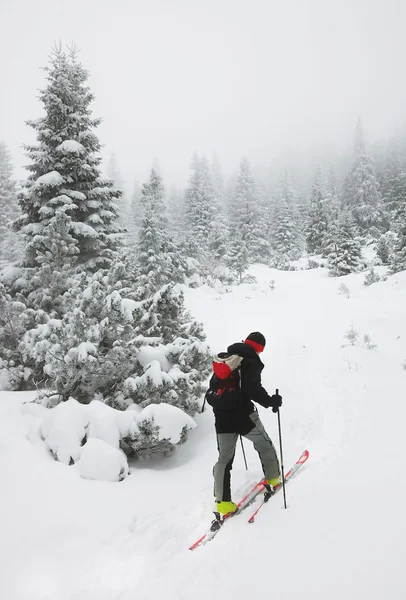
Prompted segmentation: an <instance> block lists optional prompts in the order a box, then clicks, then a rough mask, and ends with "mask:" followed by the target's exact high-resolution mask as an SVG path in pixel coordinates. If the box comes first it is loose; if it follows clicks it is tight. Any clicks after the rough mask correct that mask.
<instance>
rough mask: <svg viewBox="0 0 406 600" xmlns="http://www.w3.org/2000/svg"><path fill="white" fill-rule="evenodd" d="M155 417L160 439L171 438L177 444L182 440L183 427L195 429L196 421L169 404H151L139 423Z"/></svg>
mask: <svg viewBox="0 0 406 600" xmlns="http://www.w3.org/2000/svg"><path fill="white" fill-rule="evenodd" d="M146 419H153V420H154V423H155V425H158V427H159V428H160V430H159V439H160V440H169V441H170V442H172V444H177V443H178V442H179V440H180V434H181V432H182V429H183V428H184V427H186V428H187V429H195V427H196V423H195V422H194V420H193V419H192V418H191V417H189V416H188V415H187V414H185V413H184V412H183V410H180V408H176V406H170V405H169V404H164V403H162V404H150V405H149V406H146V407H145V408H144V410H143V411H142V412H141V413H140V415H139V418H138V423H140V422H142V421H144V420H146Z"/></svg>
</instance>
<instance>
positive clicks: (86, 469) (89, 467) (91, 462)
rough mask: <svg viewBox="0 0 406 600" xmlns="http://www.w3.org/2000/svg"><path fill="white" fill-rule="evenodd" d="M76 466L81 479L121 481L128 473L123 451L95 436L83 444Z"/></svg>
mask: <svg viewBox="0 0 406 600" xmlns="http://www.w3.org/2000/svg"><path fill="white" fill-rule="evenodd" d="M78 467H79V473H80V476H81V477H82V479H94V480H97V481H122V480H123V479H125V478H126V477H127V475H129V473H130V469H129V467H128V462H127V458H126V456H125V454H124V452H123V451H122V450H118V449H117V448H113V447H112V446H110V445H109V444H106V442H104V441H103V440H98V439H96V438H92V439H89V440H88V441H87V442H86V444H85V445H84V446H83V449H82V453H81V455H80V460H79V462H78Z"/></svg>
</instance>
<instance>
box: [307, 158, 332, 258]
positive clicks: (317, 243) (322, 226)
mask: <svg viewBox="0 0 406 600" xmlns="http://www.w3.org/2000/svg"><path fill="white" fill-rule="evenodd" d="M327 229H328V212H327V206H326V192H325V185H324V181H323V177H322V172H321V169H320V168H318V169H317V172H316V176H315V178H314V182H313V187H312V191H311V194H310V210H309V222H308V226H307V249H308V252H309V253H310V254H319V253H320V252H322V250H323V247H324V241H325V236H326V232H327Z"/></svg>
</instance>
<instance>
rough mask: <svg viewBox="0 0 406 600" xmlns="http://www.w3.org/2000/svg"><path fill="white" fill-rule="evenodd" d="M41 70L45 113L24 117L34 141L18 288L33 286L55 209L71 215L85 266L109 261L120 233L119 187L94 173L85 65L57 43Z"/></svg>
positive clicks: (96, 153)
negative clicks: (22, 274)
mask: <svg viewBox="0 0 406 600" xmlns="http://www.w3.org/2000/svg"><path fill="white" fill-rule="evenodd" d="M45 71H46V73H47V85H46V87H45V89H44V90H42V91H41V92H40V96H39V97H40V100H41V102H42V104H43V106H44V110H45V115H44V116H43V117H41V118H39V119H37V120H36V121H29V122H28V124H29V125H30V126H31V127H32V128H33V129H34V130H35V131H36V133H37V139H38V143H37V144H36V145H33V146H27V147H26V150H27V154H28V157H29V158H30V159H31V164H30V165H28V167H27V168H28V169H29V170H30V171H31V175H30V176H29V178H28V180H27V182H26V183H25V188H24V190H23V192H22V194H21V195H20V206H21V209H22V213H23V214H22V216H21V217H19V218H18V219H17V220H16V222H15V226H16V229H17V230H18V231H20V232H21V234H22V236H23V238H24V241H25V255H24V259H23V262H22V264H23V266H24V267H25V268H26V277H25V281H26V289H24V287H23V288H22V291H23V292H26V291H32V289H33V285H34V284H33V283H32V282H33V281H34V280H35V274H36V270H37V269H38V268H39V266H40V263H39V261H38V257H39V256H43V255H44V253H45V252H46V249H47V248H48V249H49V247H50V245H49V244H47V243H46V239H47V235H48V232H50V231H52V223H53V221H54V220H55V219H56V215H57V214H58V213H60V212H61V211H62V212H64V213H65V214H66V215H68V216H69V218H70V225H69V234H70V235H71V236H72V237H73V239H74V240H75V244H76V247H77V250H78V252H77V258H78V264H79V265H80V266H81V267H82V268H83V269H85V270H86V271H88V272H89V271H96V270H97V269H98V268H100V267H107V266H108V265H109V264H110V263H111V261H112V260H113V259H114V257H115V256H116V254H117V247H118V244H119V243H120V241H121V238H120V236H119V235H118V234H119V232H120V228H119V226H118V225H117V222H116V221H117V205H116V204H115V199H117V198H118V197H119V196H120V192H118V191H117V190H114V189H113V188H112V182H111V181H109V180H103V179H102V178H101V176H100V171H99V165H100V163H101V156H100V142H99V140H98V138H97V136H96V135H95V133H94V131H93V130H94V128H95V127H97V125H99V123H100V119H93V118H92V117H91V110H90V104H91V102H92V100H93V95H92V94H91V92H90V90H89V88H88V86H87V85H86V80H87V77H88V75H87V72H86V71H85V70H84V69H83V67H82V65H81V64H80V63H79V62H78V61H77V58H76V55H75V52H74V51H71V52H69V53H65V52H64V51H62V49H61V47H58V48H55V49H54V51H53V53H52V56H51V58H50V65H49V66H48V67H46V69H45Z"/></svg>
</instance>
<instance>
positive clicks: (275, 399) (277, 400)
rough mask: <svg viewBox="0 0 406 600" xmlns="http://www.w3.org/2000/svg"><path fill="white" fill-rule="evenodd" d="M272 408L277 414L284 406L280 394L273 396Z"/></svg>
mask: <svg viewBox="0 0 406 600" xmlns="http://www.w3.org/2000/svg"><path fill="white" fill-rule="evenodd" d="M271 406H272V412H274V413H277V412H278V410H279V409H280V407H281V406H282V396H280V395H279V393H276V394H274V395H273V396H271Z"/></svg>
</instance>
